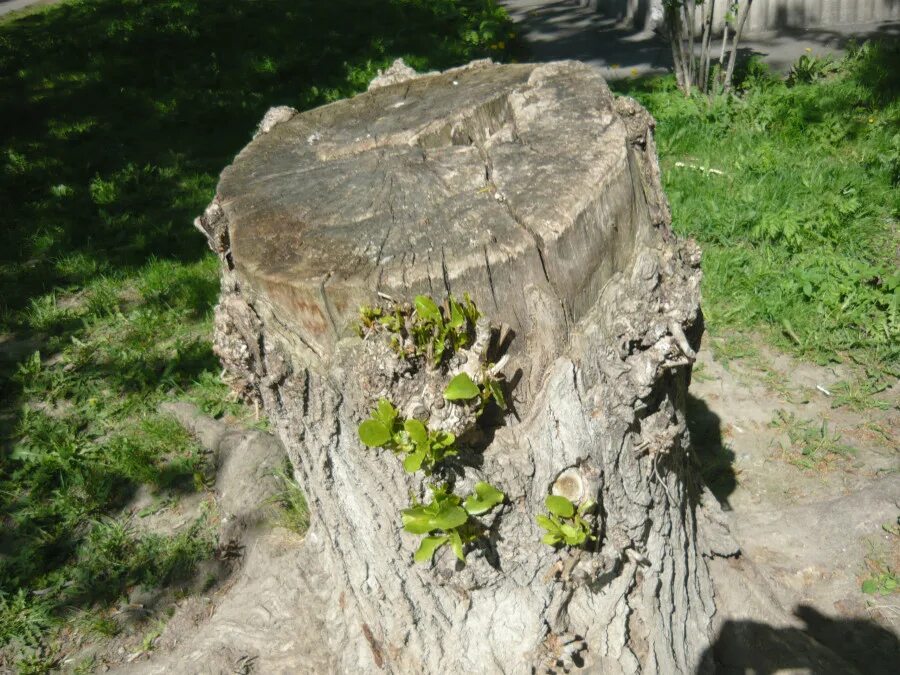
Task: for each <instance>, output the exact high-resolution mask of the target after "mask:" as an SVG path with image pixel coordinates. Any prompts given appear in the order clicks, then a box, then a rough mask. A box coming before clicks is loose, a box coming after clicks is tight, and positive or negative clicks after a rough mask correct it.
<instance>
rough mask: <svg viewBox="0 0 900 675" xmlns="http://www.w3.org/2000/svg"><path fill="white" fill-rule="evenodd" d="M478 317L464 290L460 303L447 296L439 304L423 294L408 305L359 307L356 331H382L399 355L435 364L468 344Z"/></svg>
mask: <svg viewBox="0 0 900 675" xmlns="http://www.w3.org/2000/svg"><path fill="white" fill-rule="evenodd" d="M479 316H480V313H479V312H478V308H477V307H476V306H475V303H474V302H473V301H472V299H471V298H470V297H469V294H468V293H466V294H465V295H464V296H463V300H462V302H460V301H458V300H454V299H453V297H449V296H448V297H447V300H446V302H445V303H444V304H443V305H441V306H438V304H437V303H435V301H434V300H432V299H431V298H430V297H428V296H427V295H417V296H416V298H415V301H414V304H412V305H410V304H409V303H403V304H400V303H395V304H394V305H393V306H391V307H389V308H385V307H361V308H360V324H359V332H360V334H361V335H363V336H365V335H367V334H369V333H371V332H378V331H386V332H387V333H389V334H391V345H392V346H393V348H394V350H395V351H396V352H397V354H398V355H399V356H400V357H402V358H417V357H425V358H427V359H428V361H429V362H431V363H432V364H433V365H434V366H435V367H437V366H439V365H440V364H441V363H442V361H443V360H444V358H445V357H447V356H449V355H450V354H453V353H454V352H456V351H459V350H460V349H464V348H465V347H468V346H469V345H470V344H471V342H472V338H473V336H474V332H475V322H476V321H477V320H478V317H479Z"/></svg>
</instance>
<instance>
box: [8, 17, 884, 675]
mask: <svg viewBox="0 0 900 675" xmlns="http://www.w3.org/2000/svg"><path fill="white" fill-rule="evenodd" d="M511 30H512V29H511V26H510V25H509V24H508V22H507V20H506V18H505V15H504V14H503V13H502V12H501V11H499V10H498V9H497V8H496V6H495V5H494V4H493V2H491V1H490V0H329V1H327V2H323V1H320V0H255V1H249V0H216V1H212V0H207V1H206V2H203V1H201V0H154V1H153V2H149V1H147V2H140V1H138V0H92V1H88V0H81V1H77V0H76V1H71V2H65V3H63V4H60V5H58V6H54V7H51V8H49V9H43V10H41V11H38V12H35V13H31V14H27V15H25V16H21V17H19V18H16V19H15V20H6V21H2V20H0V92H2V93H0V220H2V224H0V225H2V226H0V400H2V404H0V443H2V446H0V519H2V530H0V670H5V669H7V668H11V667H12V666H13V664H15V663H16V662H17V661H18V662H19V663H20V668H22V669H23V670H28V669H29V668H33V669H35V670H39V669H40V667H41V666H42V664H44V665H46V664H47V663H49V662H52V659H53V658H55V656H54V654H55V653H56V652H54V647H53V645H54V644H57V643H58V642H59V641H61V640H71V637H72V635H73V634H79V633H80V634H84V635H87V636H90V635H107V634H110V633H115V631H117V630H119V629H120V627H119V626H118V624H117V620H116V618H115V617H116V615H115V614H114V612H113V609H114V608H115V607H116V605H117V603H119V602H120V601H121V600H122V599H123V598H124V597H126V596H127V595H128V593H129V592H130V591H131V590H132V589H134V588H135V587H141V586H147V587H155V586H160V585H166V586H177V585H179V584H182V583H185V582H186V580H188V579H190V577H191V576H192V574H193V573H194V569H195V567H196V565H197V564H198V563H199V562H200V561H201V560H203V559H204V558H206V557H209V556H210V555H212V553H213V551H214V549H215V546H216V544H217V542H216V536H215V528H214V525H213V521H214V520H215V513H214V505H213V502H212V500H210V504H211V506H210V507H209V509H208V510H207V511H205V512H204V515H203V516H201V517H199V518H198V519H197V521H196V522H194V523H193V524H191V525H190V526H188V527H187V528H185V529H184V530H183V531H181V532H179V533H176V534H174V535H162V534H155V533H148V532H147V531H146V530H145V529H144V528H141V527H140V519H141V514H140V513H131V509H130V507H129V505H130V504H132V503H133V500H134V499H135V496H136V495H137V494H138V493H139V492H140V491H141V490H144V491H146V490H149V491H150V493H151V494H152V495H153V496H154V499H155V503H158V504H172V503H176V502H177V500H178V499H181V498H184V497H185V496H188V495H193V496H196V495H198V494H199V495H201V496H202V495H204V494H205V493H206V492H207V491H208V485H207V479H206V478H205V475H206V473H205V471H204V469H205V465H206V463H207V461H208V459H207V458H206V457H205V456H204V454H203V453H202V452H201V450H200V448H199V447H198V446H197V445H196V444H195V443H194V442H193V441H192V440H191V439H190V438H189V436H188V435H187V434H186V433H184V432H183V431H182V430H181V429H180V428H179V427H178V426H177V425H176V423H175V422H174V421H173V420H171V419H169V418H167V417H165V416H162V415H159V414H158V413H157V412H156V411H157V407H158V405H159V403H160V402H161V401H163V400H165V399H171V398H188V399H190V400H193V401H195V402H197V403H198V404H200V405H201V407H202V408H203V409H204V410H206V411H207V412H208V413H210V414H213V415H216V416H223V415H229V416H232V417H236V418H239V419H240V420H243V421H244V422H245V423H248V424H253V423H255V420H254V419H253V418H252V417H250V416H249V415H248V414H247V412H245V410H244V409H243V408H242V407H241V406H240V405H239V404H237V403H236V402H234V401H231V400H230V399H229V398H228V395H227V391H226V388H225V387H224V385H222V383H221V381H220V380H219V377H218V371H219V366H218V363H217V361H216V359H215V357H214V355H213V354H212V351H211V345H210V334H211V324H210V316H211V310H212V307H213V305H214V303H215V300H216V295H217V292H218V278H217V268H216V260H215V258H214V257H213V255H212V254H211V253H208V252H207V250H206V244H205V241H204V240H203V238H202V237H201V236H200V234H199V233H197V232H196V231H194V229H193V228H192V227H191V224H190V223H191V220H192V219H193V218H194V217H195V216H196V215H197V214H199V213H200V212H201V211H202V210H203V208H204V207H205V206H206V204H207V203H208V202H209V200H210V198H211V197H212V195H213V192H214V189H215V184H216V180H217V175H218V172H219V171H221V169H222V168H223V167H225V166H226V165H227V164H228V163H229V162H230V161H231V159H232V158H233V156H234V154H235V153H236V152H237V151H238V150H239V149H240V148H241V147H243V146H244V145H245V144H246V143H247V141H248V140H249V139H250V138H251V137H252V134H253V131H254V128H255V125H256V123H257V122H258V121H259V119H260V118H261V117H262V115H263V113H264V112H265V111H266V109H267V108H268V107H270V106H272V105H292V106H294V107H297V108H300V109H304V108H310V107H313V106H316V105H320V104H323V103H326V102H328V101H332V100H335V99H338V98H341V97H344V96H347V95H350V94H352V93H354V92H356V91H359V90H361V89H364V88H365V86H366V84H367V83H368V81H369V80H370V79H371V77H372V76H373V75H374V74H375V72H376V70H377V69H378V68H380V67H384V66H386V65H387V64H389V63H390V62H391V61H392V60H393V59H394V58H395V57H397V56H404V57H405V58H406V59H407V62H409V63H410V64H412V65H413V66H415V67H416V68H418V69H431V68H445V67H448V66H451V65H457V64H459V63H462V62H465V61H468V60H469V59H472V58H476V57H481V56H485V55H491V56H493V57H494V58H500V59H502V58H504V55H505V54H508V53H510V50H513V51H514V50H516V49H518V48H519V45H518V44H517V40H516V38H515V37H514V33H512V32H511ZM511 35H512V37H511ZM892 64H893V66H892ZM892 67H893V70H891V68H892ZM812 70H813V71H816V72H813V73H812V75H809V74H808V73H807V74H804V75H802V77H801V76H799V75H798V81H797V82H796V83H794V82H792V83H786V82H784V81H782V80H778V79H776V78H773V77H771V76H769V75H767V74H766V73H765V72H763V71H762V70H761V69H760V68H759V67H756V66H753V67H751V68H750V69H749V70H748V72H747V73H746V75H745V76H744V77H743V80H742V82H743V84H742V87H743V91H742V93H741V97H740V98H738V99H727V100H726V99H724V98H723V99H716V100H713V101H712V102H708V101H706V100H705V99H685V98H684V97H682V96H681V95H680V94H678V93H677V91H676V90H675V87H674V83H673V81H672V79H671V78H656V79H652V80H641V81H630V82H626V83H620V84H619V85H617V87H618V89H619V90H620V91H625V90H627V91H630V92H631V93H633V94H634V95H636V96H637V97H638V98H640V99H641V100H642V101H643V102H644V103H645V104H646V105H647V106H648V107H649V108H650V109H651V110H652V112H653V113H654V114H655V115H656V116H657V118H658V120H659V127H658V134H659V147H660V153H661V156H662V162H663V168H664V173H665V180H666V189H667V190H668V193H669V196H670V198H671V200H672V205H673V210H674V218H675V224H676V228H677V229H678V230H679V232H681V233H683V234H690V235H692V236H694V237H696V238H697V239H698V240H699V241H700V242H701V244H702V245H703V247H704V249H705V252H706V253H705V262H704V266H705V273H706V278H705V282H704V283H705V286H704V294H705V304H704V307H705V312H706V315H707V320H708V323H709V326H710V328H711V329H712V330H713V331H727V330H753V331H761V332H763V333H764V334H765V335H768V336H769V337H770V339H772V340H773V341H775V342H776V343H778V344H779V345H780V346H781V347H783V348H785V349H789V350H792V351H794V352H797V353H800V354H802V355H805V356H808V357H811V358H815V359H818V360H848V359H849V360H853V361H856V362H859V363H860V364H862V366H861V367H862V368H863V370H864V372H867V373H868V375H867V376H866V377H864V378H863V379H862V380H861V384H860V383H856V385H855V386H865V387H871V388H872V389H873V390H874V389H878V388H879V387H883V386H884V385H885V383H886V382H887V381H888V380H889V377H890V376H891V374H896V367H897V357H898V348H900V347H898V345H900V339H898V327H900V318H898V304H900V300H898V292H900V291H898V273H897V262H898V259H897V256H898V251H897V231H896V228H897V211H898V194H900V191H898V189H897V187H898V185H897V183H898V179H900V134H898V128H900V104H898V102H897V98H896V95H897V83H896V80H891V79H890V77H889V76H890V75H891V74H893V76H894V77H896V73H897V72H898V69H897V61H896V46H893V47H891V48H887V47H881V48H875V47H867V48H865V49H862V50H860V51H859V52H858V53H856V54H855V55H853V56H852V57H851V58H850V59H848V60H847V61H846V62H844V63H842V64H841V65H840V66H839V67H838V68H837V69H830V68H827V67H825V68H821V69H820V70H823V71H826V72H818V70H816V67H813V68H812ZM804 72H805V71H804ZM819 75H824V77H819ZM804 78H805V79H811V81H808V82H806V81H799V80H802V79H804ZM682 165H683V166H682ZM700 167H707V168H710V167H711V168H714V169H716V170H717V171H718V172H721V173H715V172H705V171H703V170H702V169H701V168H700ZM292 501H293V502H296V503H299V502H300V501H301V500H299V497H298V498H296V499H294V500H292ZM301 520H302V518H301Z"/></svg>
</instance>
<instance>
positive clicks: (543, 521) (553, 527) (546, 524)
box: [535, 514, 559, 532]
mask: <svg viewBox="0 0 900 675" xmlns="http://www.w3.org/2000/svg"><path fill="white" fill-rule="evenodd" d="M535 520H537V522H538V525H540V526H541V527H543V528H544V529H545V530H547V532H559V525H557V524H556V523H554V522H553V521H552V520H551V519H550V518H548V517H547V516H545V515H543V514H538V515H536V516H535Z"/></svg>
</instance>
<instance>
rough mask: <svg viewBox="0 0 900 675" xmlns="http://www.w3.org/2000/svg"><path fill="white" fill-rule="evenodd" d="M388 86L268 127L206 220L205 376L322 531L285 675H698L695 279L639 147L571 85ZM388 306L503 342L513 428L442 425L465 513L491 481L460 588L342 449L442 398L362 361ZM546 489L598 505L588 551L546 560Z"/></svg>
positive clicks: (456, 567) (400, 485) (564, 73)
mask: <svg viewBox="0 0 900 675" xmlns="http://www.w3.org/2000/svg"><path fill="white" fill-rule="evenodd" d="M392 71H393V72H392V73H386V75H389V77H388V79H387V81H384V82H376V86H375V87H373V88H372V89H371V90H370V91H369V92H367V93H365V94H362V95H360V96H357V97H355V98H353V99H350V100H346V101H340V102H338V103H334V104H331V105H328V106H325V107H322V108H319V109H316V110H312V111H309V112H307V113H303V114H298V115H293V114H292V113H291V112H290V111H289V109H282V112H279V113H278V114H277V115H273V116H272V118H273V119H276V120H277V123H276V124H271V123H270V124H267V125H265V126H266V129H265V130H263V129H261V133H260V134H259V135H258V137H257V138H255V140H254V141H253V142H252V143H251V144H250V145H248V146H247V148H245V149H244V150H243V151H242V152H241V153H240V155H238V157H237V158H236V160H235V162H234V164H232V166H230V167H229V168H228V169H226V170H225V172H224V173H223V175H222V179H221V182H220V184H219V188H218V192H217V196H216V199H215V200H214V202H213V203H212V204H211V205H210V207H209V208H208V209H207V211H206V213H205V214H204V215H203V216H202V217H201V218H200V219H198V226H199V227H200V228H201V229H202V230H203V231H204V232H205V233H206V234H207V235H208V237H209V241H210V244H211V246H212V248H213V249H214V250H215V251H216V252H217V253H218V254H219V255H220V257H221V259H222V296H221V301H220V303H219V306H218V308H217V311H216V335H215V345H216V349H217V352H218V354H219V355H220V357H221V358H222V360H223V362H224V364H225V366H226V368H227V369H228V371H229V373H230V375H231V377H232V378H233V382H234V385H235V387H236V388H237V389H239V390H240V391H242V392H243V393H244V394H245V395H247V396H249V397H251V398H254V399H256V400H257V401H259V402H260V403H261V404H262V405H263V406H264V408H265V410H266V413H267V414H268V415H269V417H270V419H271V420H272V422H273V423H274V425H275V428H276V430H277V433H278V435H279V437H280V438H281V440H282V441H283V443H284V445H285V447H286V448H287V451H288V454H289V455H290V457H291V460H292V461H293V463H294V466H295V468H296V473H297V477H298V479H299V480H300V482H301V485H302V486H303V488H304V490H305V491H306V494H307V495H308V500H309V504H310V507H311V509H312V512H313V525H312V529H311V532H310V534H309V536H308V541H307V546H306V554H307V555H309V556H311V557H310V559H309V566H310V567H311V568H314V569H315V570H317V571H316V572H315V574H316V575H318V576H316V577H315V578H317V579H321V578H323V577H322V574H323V573H322V571H323V570H324V571H325V572H326V574H330V579H329V581H328V583H321V582H318V583H315V584H310V585H309V589H308V593H309V597H308V599H307V601H309V602H311V603H318V602H321V603H322V605H321V606H322V607H324V608H325V609H324V614H323V615H321V616H320V617H319V624H320V625H318V626H317V627H316V628H317V630H316V640H313V641H310V642H311V646H310V649H311V650H312V651H314V652H315V653H310V655H309V656H310V661H309V663H308V666H305V665H304V664H296V665H295V668H296V669H297V670H300V671H302V670H303V669H304V668H307V669H308V670H310V671H313V670H317V671H320V672H321V670H322V669H323V668H324V669H327V670H332V671H343V672H359V671H360V670H362V671H378V670H379V669H381V670H384V671H387V672H396V673H421V672H433V673H438V672H509V673H530V672H535V671H536V672H562V671H564V670H577V669H578V668H585V669H587V670H589V671H592V672H604V673H615V672H626V673H632V672H648V673H654V672H660V673H674V672H691V671H693V670H695V669H696V668H698V667H702V664H701V660H702V654H703V652H704V649H705V648H706V647H707V646H708V643H709V629H710V622H711V617H712V615H713V612H714V603H713V597H712V587H711V584H710V580H709V575H708V572H707V567H706V564H705V562H704V560H703V558H702V556H701V552H702V551H707V550H709V549H710V548H715V542H704V541H701V540H700V538H701V536H702V535H700V534H698V517H697V510H698V509H699V503H700V498H701V494H700V489H699V487H698V482H697V478H696V475H695V472H694V467H693V459H692V456H691V453H690V447H689V443H688V439H687V431H686V427H685V421H684V403H685V401H684V398H685V395H686V389H687V383H688V378H689V373H690V364H691V363H692V361H693V356H694V350H695V349H696V348H697V346H698V342H699V339H700V334H701V332H702V322H701V316H700V313H699V281H700V271H699V259H700V255H699V251H698V250H697V249H696V247H695V246H694V245H693V244H692V243H691V242H681V241H678V240H676V238H675V237H674V236H673V235H672V234H671V231H670V229H669V225H670V216H669V211H668V206H667V203H666V200H665V197H664V195H663V193H662V189H661V186H660V181H659V170H658V166H657V160H656V153H655V148H654V145H653V137H652V119H651V118H650V116H649V115H648V114H647V112H646V111H644V110H643V109H642V108H641V107H640V106H639V105H638V104H637V103H636V102H634V101H632V100H629V99H619V100H615V99H614V98H613V96H612V95H611V94H610V92H609V90H608V88H607V86H606V84H605V83H604V82H603V80H602V79H601V78H600V76H599V75H597V74H596V73H595V72H594V71H593V70H591V69H590V68H588V67H587V66H584V65H582V64H578V63H574V62H562V63H553V64H546V65H539V66H537V65H508V66H496V65H493V64H490V63H487V62H480V63H478V62H476V63H473V64H470V66H468V67H465V68H462V69H456V70H452V71H448V72H446V73H439V74H429V75H427V76H417V77H412V76H411V75H410V73H408V72H405V73H404V71H403V70H402V69H401V68H395V69H392ZM285 111H287V112H285ZM270 122H271V120H270ZM379 292H380V293H384V294H387V295H389V296H391V297H393V298H395V299H397V300H409V299H411V298H412V297H413V296H414V295H415V294H417V293H429V294H431V295H432V296H434V297H435V298H436V299H442V298H443V296H444V295H445V294H446V293H448V292H450V293H453V294H455V295H462V293H463V292H468V293H470V294H471V295H472V296H473V298H474V299H475V301H476V302H477V303H478V306H479V308H480V309H481V310H482V312H483V313H484V314H485V315H486V316H487V317H489V318H490V320H491V322H492V323H493V324H494V326H496V327H502V328H503V331H504V334H506V335H509V336H512V339H511V340H505V341H504V342H505V343H506V344H504V345H503V346H502V348H498V347H497V344H496V342H497V340H496V339H495V340H493V341H492V347H491V350H492V354H491V358H492V359H493V360H497V358H499V357H500V356H501V352H505V353H506V354H508V357H509V358H508V361H507V362H506V366H505V369H504V372H505V373H506V375H507V379H508V381H509V382H510V383H511V384H513V385H514V386H513V387H512V391H511V398H512V406H511V408H510V412H509V413H508V414H507V415H506V416H505V418H504V419H503V420H502V423H500V424H499V425H498V426H495V427H493V428H484V423H482V427H481V428H470V427H472V426H473V419H474V418H472V419H469V420H468V421H463V422H461V423H460V424H462V425H463V427H465V429H463V430H465V431H467V432H468V436H466V438H467V439H468V440H469V441H470V443H469V445H470V446H471V447H468V448H466V449H464V452H463V453H462V457H463V459H464V463H465V464H466V466H465V467H464V469H463V475H462V476H461V477H459V478H458V483H457V485H458V489H457V492H460V493H463V494H464V493H465V492H466V491H467V488H469V487H471V485H472V484H473V483H474V482H475V481H477V480H480V479H486V480H488V481H489V482H491V483H492V484H494V485H496V486H498V487H499V488H501V489H502V490H503V491H504V492H505V493H506V495H507V496H508V500H507V503H506V504H504V505H503V506H502V507H501V508H497V509H495V510H494V511H492V512H491V513H490V514H489V515H488V516H487V517H486V518H485V519H484V523H485V525H486V526H487V527H488V530H489V532H490V536H489V538H488V539H486V540H484V541H482V543H480V544H478V545H477V546H476V547H475V548H474V550H472V551H470V552H469V553H468V557H467V564H466V565H465V566H462V565H461V564H459V563H458V562H457V561H456V559H455V558H454V557H453V556H452V553H451V552H450V551H448V550H445V549H446V547H445V549H442V550H440V551H439V553H438V555H437V557H436V559H435V562H434V564H433V565H417V564H414V563H413V561H412V554H413V552H414V550H415V548H416V546H417V545H418V538H417V537H414V536H412V535H408V534H406V533H404V532H403V531H402V529H401V527H400V511H401V510H402V509H403V508H405V507H406V506H408V504H409V495H410V494H411V493H412V494H414V495H417V496H420V497H422V496H424V494H425V492H426V490H425V480H424V479H423V478H422V477H421V475H420V474H416V475H410V474H407V473H404V471H403V469H402V467H401V465H400V462H398V461H397V460H396V458H394V457H393V456H392V455H391V453H389V452H386V451H376V450H370V449H366V448H364V447H363V446H362V445H361V444H360V442H359V439H358V436H357V427H358V425H359V423H360V422H361V421H362V420H363V419H364V418H365V417H366V416H367V415H368V411H369V410H370V409H371V407H372V405H373V404H374V402H375V401H376V400H377V399H378V398H379V397H381V396H385V395H386V396H387V397H388V398H389V399H391V400H392V401H394V402H395V403H397V404H398V407H401V409H402V406H403V405H404V404H408V403H410V402H411V401H413V400H414V399H416V397H420V398H421V396H422V392H423V391H425V390H427V389H428V388H429V386H431V385H430V384H429V382H430V378H434V377H436V375H435V373H434V372H433V371H430V370H429V369H428V368H426V367H424V366H423V365H422V364H419V365H418V366H417V365H416V364H412V365H411V364H410V363H409V362H405V361H400V360H398V359H397V358H396V357H395V356H394V354H393V352H392V351H391V350H390V349H389V348H388V347H387V345H386V344H385V343H384V342H383V341H381V340H379V339H370V340H365V341H363V340H361V339H359V338H357V337H354V332H353V324H354V322H355V320H356V317H357V311H358V308H359V306H360V305H362V304H369V305H371V304H377V303H378V302H379V296H378V295H377V293H379ZM495 338H496V335H495ZM470 357H471V354H470ZM465 367H466V364H464V363H462V362H461V360H457V361H454V362H452V363H451V371H452V370H453V369H454V368H455V369H465ZM447 375H448V374H446V373H445V374H444V376H447ZM432 404H434V406H439V405H441V404H440V403H439V402H434V401H430V402H429V403H428V405H432ZM426 407H427V406H426ZM428 412H430V413H432V415H434V416H435V419H437V418H440V417H441V415H442V414H443V413H440V412H439V409H438V408H437V407H432V408H431V409H430V410H429V411H428ZM463 435H464V436H465V434H463ZM563 472H566V473H565V479H566V481H567V482H568V481H571V480H573V479H575V480H577V479H579V478H580V479H581V481H582V484H583V485H585V486H588V488H589V490H590V492H591V494H590V496H592V497H593V498H595V499H596V500H597V501H598V503H599V505H600V508H599V514H598V516H597V518H596V521H597V532H598V534H599V539H598V541H597V542H596V545H595V546H592V547H590V550H582V551H579V552H575V553H573V552H568V551H566V550H562V551H556V550H554V549H552V548H551V547H549V546H546V545H544V544H542V543H541V542H540V538H541V531H540V529H539V528H538V526H537V524H536V523H535V519H534V516H535V514H537V513H542V512H544V505H543V501H544V498H545V496H546V495H547V494H548V493H549V492H550V490H551V489H552V486H553V484H554V482H555V481H556V480H557V478H558V477H559V476H560V475H561V474H563ZM706 520H710V519H706ZM713 520H714V519H712V520H711V522H712V521H713ZM726 548H727V543H726ZM295 630H296V631H298V632H302V631H304V630H306V629H305V628H304V627H303V626H296V627H295Z"/></svg>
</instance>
